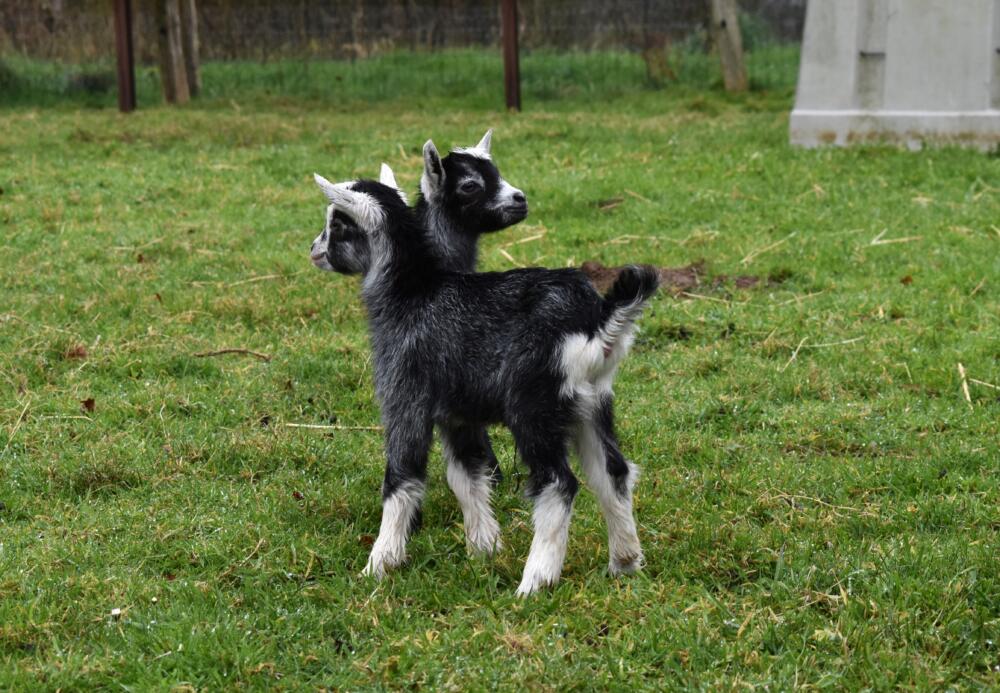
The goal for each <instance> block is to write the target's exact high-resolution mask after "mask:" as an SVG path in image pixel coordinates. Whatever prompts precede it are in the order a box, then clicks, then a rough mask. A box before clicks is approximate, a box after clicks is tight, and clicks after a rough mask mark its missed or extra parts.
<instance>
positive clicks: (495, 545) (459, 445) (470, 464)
mask: <svg viewBox="0 0 1000 693" xmlns="http://www.w3.org/2000/svg"><path fill="white" fill-rule="evenodd" d="M440 431H441V447H442V450H443V452H444V458H445V460H446V461H447V463H448V471H447V477H448V485H449V486H450V487H451V490H452V491H453V492H454V493H455V497H456V498H458V503H459V505H461V506H462V522H463V525H464V526H465V539H466V542H467V544H468V547H469V549H470V550H471V551H472V552H473V553H480V554H492V553H495V552H497V551H499V550H500V548H501V546H500V525H499V524H498V523H497V521H496V518H495V517H494V516H493V508H492V507H491V506H490V493H491V491H492V489H493V474H492V470H491V469H490V468H489V460H488V459H487V455H486V454H485V453H486V452H489V450H488V443H486V445H487V450H485V451H484V450H483V449H482V444H481V441H480V440H479V438H480V437H481V436H480V434H481V433H483V431H481V430H480V429H476V430H473V429H464V428H459V429H456V428H453V427H446V426H441V427H440Z"/></svg>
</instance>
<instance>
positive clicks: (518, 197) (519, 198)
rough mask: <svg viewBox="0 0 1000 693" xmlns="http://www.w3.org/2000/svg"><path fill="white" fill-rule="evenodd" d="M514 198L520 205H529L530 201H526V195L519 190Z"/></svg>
mask: <svg viewBox="0 0 1000 693" xmlns="http://www.w3.org/2000/svg"><path fill="white" fill-rule="evenodd" d="M513 197H514V202H516V203H517V204H519V205H526V204H528V200H526V199H525V197H524V193H523V192H521V191H520V190H518V191H517V192H516V193H514V195H513Z"/></svg>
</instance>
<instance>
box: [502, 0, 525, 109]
mask: <svg viewBox="0 0 1000 693" xmlns="http://www.w3.org/2000/svg"><path fill="white" fill-rule="evenodd" d="M500 15H501V22H502V33H501V37H502V39H503V86H504V94H505V95H506V97H507V108H509V109H513V110H515V111H520V110H521V67H520V65H519V64H518V54H517V0H501V3H500Z"/></svg>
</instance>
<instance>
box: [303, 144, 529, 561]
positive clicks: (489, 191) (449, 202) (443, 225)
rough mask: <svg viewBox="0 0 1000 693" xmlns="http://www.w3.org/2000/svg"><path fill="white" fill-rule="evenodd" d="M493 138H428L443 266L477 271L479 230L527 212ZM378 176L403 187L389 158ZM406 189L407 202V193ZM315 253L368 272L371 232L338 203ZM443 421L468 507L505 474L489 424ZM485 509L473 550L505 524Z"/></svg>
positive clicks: (470, 524) (346, 269) (429, 219)
mask: <svg viewBox="0 0 1000 693" xmlns="http://www.w3.org/2000/svg"><path fill="white" fill-rule="evenodd" d="M492 142H493V130H488V131H487V132H486V134H485V135H483V137H482V139H481V140H480V141H479V143H478V144H476V146H474V147H464V148H459V149H455V150H453V151H452V152H451V153H449V154H448V156H446V157H444V158H443V159H442V158H441V156H440V154H438V150H437V148H436V147H435V146H434V142H433V141H431V140H428V141H427V143H426V144H424V171H423V175H422V176H421V179H420V197H419V199H418V201H417V204H416V207H415V208H414V211H415V212H416V214H417V217H418V219H419V221H420V223H421V226H423V227H424V228H426V229H428V230H429V231H430V232H431V233H430V235H429V238H428V250H429V251H430V252H431V253H432V254H433V255H434V256H435V258H436V259H437V261H438V263H439V266H440V267H441V268H442V269H446V270H451V271H455V272H474V271H475V269H476V255H477V246H478V241H479V236H481V235H482V234H483V233H491V232H494V231H500V230H502V229H504V228H507V227H509V226H513V225H514V224H517V223H518V222H520V221H522V220H524V218H525V217H526V216H527V214H528V204H527V199H526V198H525V196H524V193H523V192H521V191H520V190H519V189H517V188H515V187H514V186H512V185H511V184H510V183H508V182H507V181H506V180H504V178H503V176H501V175H500V171H499V169H498V168H497V166H496V164H495V163H494V162H493V157H492ZM379 180H380V182H381V183H383V184H385V185H388V186H389V187H391V188H395V189H397V190H398V188H399V186H398V185H397V183H396V178H395V176H394V175H393V172H392V170H391V169H390V168H389V167H388V166H387V165H386V164H382V170H381V174H380V176H379ZM399 194H400V197H401V198H402V199H403V201H404V202H405V201H406V196H405V195H404V194H403V193H402V192H400V193H399ZM310 255H311V256H312V260H313V263H314V264H315V265H316V266H317V267H319V268H320V269H324V270H331V271H336V272H340V273H341V274H363V273H365V272H366V271H367V270H368V268H369V266H370V264H371V246H370V244H369V242H368V238H367V236H365V235H364V233H362V232H361V231H359V230H358V228H357V226H355V224H354V223H353V222H352V221H351V220H350V219H349V218H347V217H346V216H345V215H344V213H343V212H342V211H339V210H337V209H336V207H335V206H334V205H330V206H329V207H328V208H327V223H326V226H325V227H324V229H323V231H322V232H321V233H320V234H319V236H317V237H316V240H314V241H313V244H312V249H311V251H310ZM437 427H438V432H439V436H440V439H441V442H442V447H443V449H444V454H445V456H446V457H447V459H448V483H449V485H450V486H451V488H452V489H453V490H454V492H455V495H456V496H458V498H459V500H460V501H461V502H462V504H463V507H464V506H466V505H467V504H468V503H474V502H476V501H475V499H476V498H478V495H477V494H481V492H480V491H475V489H478V488H479V486H480V485H482V484H483V483H484V482H485V481H486V480H487V479H488V480H489V481H490V482H491V483H494V484H495V483H497V482H499V481H500V478H501V472H500V463H499V462H498V461H497V458H496V455H495V454H494V452H493V448H492V446H491V445H490V439H489V434H488V433H487V431H486V427H485V426H484V425H482V424H478V423H472V422H467V421H458V420H451V421H440V422H438V426H437ZM483 470H486V472H484V471H483ZM484 473H485V474H486V477H487V479H484V477H483V475H484ZM470 474H471V476H470ZM482 517H483V521H482V522H481V523H477V522H475V521H467V522H466V525H465V527H466V532H467V536H468V543H469V546H470V548H472V549H473V550H474V551H478V552H492V551H494V550H496V549H497V548H499V544H498V541H499V540H498V539H497V532H498V528H497V527H496V523H495V522H493V521H492V516H490V517H488V518H487V517H486V516H485V515H484V516H482Z"/></svg>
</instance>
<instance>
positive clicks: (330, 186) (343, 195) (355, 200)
mask: <svg viewBox="0 0 1000 693" xmlns="http://www.w3.org/2000/svg"><path fill="white" fill-rule="evenodd" d="M313 178H315V179H316V185H318V186H319V189H320V190H322V191H323V194H324V195H326V199H328V200H329V201H330V203H331V204H332V205H333V206H334V207H335V208H336V209H338V210H340V211H341V212H343V213H344V214H346V215H347V216H349V217H350V218H351V219H353V220H354V222H355V223H356V224H358V226H360V227H361V229H362V231H371V230H373V229H374V228H375V227H376V226H378V225H379V224H380V223H381V222H382V221H383V219H384V216H385V214H384V212H383V211H382V208H381V207H379V204H378V202H376V201H375V199H374V198H373V197H372V196H371V195H369V194H368V193H363V192H358V191H356V190H352V189H351V183H336V184H334V183H331V182H330V181H328V180H327V179H326V178H324V177H323V176H321V175H319V174H318V173H314V174H313Z"/></svg>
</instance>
